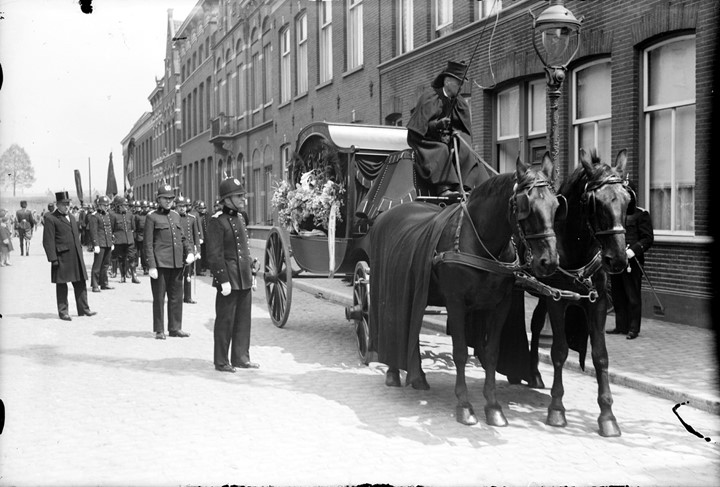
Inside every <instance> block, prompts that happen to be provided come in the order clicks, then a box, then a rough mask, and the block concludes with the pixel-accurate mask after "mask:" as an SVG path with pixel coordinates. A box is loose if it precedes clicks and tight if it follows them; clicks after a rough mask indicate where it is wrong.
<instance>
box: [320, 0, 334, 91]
mask: <svg viewBox="0 0 720 487" xmlns="http://www.w3.org/2000/svg"><path fill="white" fill-rule="evenodd" d="M318 5H319V7H318V8H319V9H320V11H319V15H318V22H319V24H320V29H319V30H320V46H319V47H320V83H325V82H326V81H330V80H331V79H332V77H333V63H332V61H333V50H332V2H319V4H318Z"/></svg>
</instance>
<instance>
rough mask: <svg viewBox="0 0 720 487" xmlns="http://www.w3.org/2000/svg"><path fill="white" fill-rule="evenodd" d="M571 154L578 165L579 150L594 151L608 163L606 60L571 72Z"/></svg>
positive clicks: (608, 130)
mask: <svg viewBox="0 0 720 487" xmlns="http://www.w3.org/2000/svg"><path fill="white" fill-rule="evenodd" d="M572 83H573V84H572V85H573V87H574V89H573V93H572V94H573V99H572V103H573V109H572V124H573V140H574V142H575V144H574V149H575V150H574V151H573V152H574V155H573V157H572V158H571V160H572V159H574V160H575V164H579V162H580V161H579V159H578V157H579V151H580V149H581V148H582V149H585V151H587V152H590V150H592V149H593V148H595V149H597V151H598V154H599V155H600V158H601V159H603V160H604V161H610V160H612V154H611V153H610V151H611V148H610V142H611V119H610V112H611V109H610V106H611V103H610V60H608V59H603V60H600V61H595V62H593V63H590V64H586V65H584V66H581V67H579V68H578V69H576V70H574V71H573V73H572Z"/></svg>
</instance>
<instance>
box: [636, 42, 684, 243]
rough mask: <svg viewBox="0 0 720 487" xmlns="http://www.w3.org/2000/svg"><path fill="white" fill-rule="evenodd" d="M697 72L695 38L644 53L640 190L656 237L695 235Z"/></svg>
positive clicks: (660, 45)
mask: <svg viewBox="0 0 720 487" xmlns="http://www.w3.org/2000/svg"><path fill="white" fill-rule="evenodd" d="M695 69H696V67H695V37H694V36H685V37H680V38H676V39H672V40H669V41H666V42H663V43H660V44H656V45H654V46H652V47H650V48H649V49H646V50H645V51H644V52H643V113H644V118H645V120H644V143H645V174H644V180H643V179H642V178H641V180H640V188H639V189H640V192H641V195H644V196H645V197H646V198H647V199H646V200H645V201H649V211H650V216H651V217H652V221H653V227H654V229H655V231H656V232H657V231H660V232H662V231H665V232H673V233H685V234H690V235H692V234H694V232H695ZM643 183H646V184H645V185H643ZM643 189H644V191H643ZM642 202H643V199H642V198H640V201H639V203H642Z"/></svg>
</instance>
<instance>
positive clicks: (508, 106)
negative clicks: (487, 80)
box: [495, 79, 547, 172]
mask: <svg viewBox="0 0 720 487" xmlns="http://www.w3.org/2000/svg"><path fill="white" fill-rule="evenodd" d="M545 90H546V85H545V80H544V79H539V80H533V81H527V82H523V83H520V84H518V85H515V86H512V87H510V88H507V89H505V90H502V91H500V92H499V93H498V95H497V97H496V105H495V110H496V114H497V115H496V132H495V137H496V143H497V145H496V148H497V160H498V165H499V167H498V170H499V171H500V172H511V171H514V170H515V161H516V160H517V158H518V156H519V157H520V159H521V160H523V161H525V162H539V161H541V160H542V156H543V154H544V153H545V151H546V150H547V141H546V136H547V128H546V110H545Z"/></svg>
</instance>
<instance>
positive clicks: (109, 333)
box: [94, 330, 155, 339]
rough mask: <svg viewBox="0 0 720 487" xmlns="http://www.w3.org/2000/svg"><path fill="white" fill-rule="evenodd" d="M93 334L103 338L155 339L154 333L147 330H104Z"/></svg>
mask: <svg viewBox="0 0 720 487" xmlns="http://www.w3.org/2000/svg"><path fill="white" fill-rule="evenodd" d="M94 335H95V336H99V337H103V338H108V337H110V338H152V339H155V334H154V333H152V332H147V331H129V330H105V331H96V332H95V333H94Z"/></svg>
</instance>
